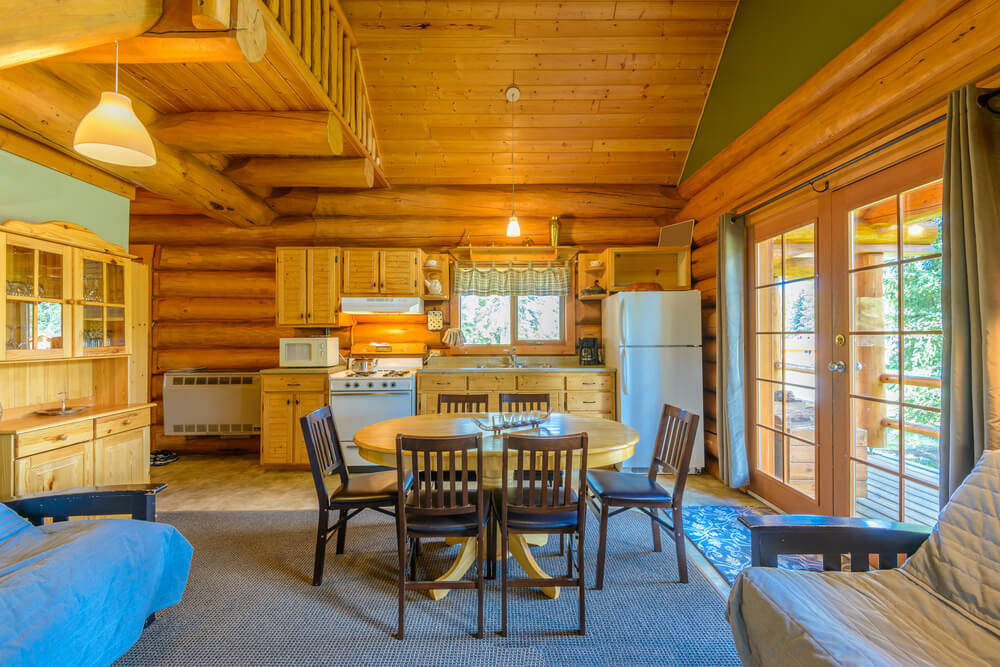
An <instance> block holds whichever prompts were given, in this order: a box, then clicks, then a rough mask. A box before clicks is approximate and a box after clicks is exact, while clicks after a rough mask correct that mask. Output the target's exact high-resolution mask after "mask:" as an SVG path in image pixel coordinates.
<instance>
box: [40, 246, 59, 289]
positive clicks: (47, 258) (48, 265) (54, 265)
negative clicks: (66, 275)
mask: <svg viewBox="0 0 1000 667" xmlns="http://www.w3.org/2000/svg"><path fill="white" fill-rule="evenodd" d="M64 296H65V295H64V293H63V256H62V254H60V253H57V252H46V251H44V250H39V251H38V297H39V298H40V299H58V300H60V301H61V300H62V299H63V297H64Z"/></svg>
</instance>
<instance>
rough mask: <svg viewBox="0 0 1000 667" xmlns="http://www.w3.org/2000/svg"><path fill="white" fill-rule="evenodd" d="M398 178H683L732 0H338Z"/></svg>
mask: <svg viewBox="0 0 1000 667" xmlns="http://www.w3.org/2000/svg"><path fill="white" fill-rule="evenodd" d="M341 4H342V6H343V8H344V11H345V13H346V15H347V17H348V20H349V21H350V23H351V26H352V29H353V30H354V34H355V36H356V37H357V39H358V42H359V46H360V50H361V57H362V61H363V63H364V67H365V75H366V79H367V82H368V89H369V92H370V94H371V98H372V104H373V108H374V115H375V124H376V127H377V128H378V133H379V138H380V141H381V145H382V150H383V166H384V168H385V171H386V174H387V176H388V178H389V180H390V181H391V182H392V183H398V184H404V183H451V184H480V183H507V182H510V179H511V173H510V169H511V155H510V143H509V142H510V138H511V105H510V103H508V102H507V101H506V100H505V99H504V90H505V89H506V88H507V87H508V86H509V85H511V84H516V85H517V86H518V87H519V88H520V89H521V100H520V102H518V103H516V104H515V105H514V106H515V111H516V115H515V118H514V125H515V130H514V138H515V153H514V161H515V165H514V166H515V177H516V180H517V181H518V182H521V183H598V182H603V183H660V184H666V185H675V184H676V183H677V180H678V178H679V176H680V173H681V168H682V166H683V162H684V158H685V156H686V154H687V151H688V149H689V148H690V145H691V141H692V138H693V136H694V132H695V129H696V126H697V123H698V118H699V115H700V113H701V109H702V106H703V105H704V102H705V97H706V96H707V94H708V90H709V87H710V85H711V81H712V77H713V75H714V72H715V68H716V65H717V63H718V60H719V56H720V54H721V52H722V48H723V45H724V44H725V40H726V35H727V33H728V30H729V26H730V23H731V20H732V16H733V12H734V11H735V7H736V2H735V0H699V1H690V2H688V1H676V2H652V1H650V2H613V1H586V2H519V1H509V0H508V1H502V2H485V1H478V0H475V1H466V2H455V1H452V0H425V1H389V0H378V1H376V0H343V2H342V3H341Z"/></svg>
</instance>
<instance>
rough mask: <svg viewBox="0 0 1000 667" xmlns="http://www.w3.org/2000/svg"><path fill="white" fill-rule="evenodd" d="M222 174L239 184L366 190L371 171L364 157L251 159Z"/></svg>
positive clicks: (372, 170)
mask: <svg viewBox="0 0 1000 667" xmlns="http://www.w3.org/2000/svg"><path fill="white" fill-rule="evenodd" d="M225 173H226V175H227V176H229V177H230V178H232V179H233V180H234V181H236V182H237V183H242V184H243V185H267V186H271V187H276V188H281V187H321V188H366V189H367V188H370V187H372V185H374V183H375V170H374V168H373V166H372V162H371V160H369V159H368V158H363V157H358V158H266V157H265V158H251V159H249V160H246V161H244V162H243V163H241V164H238V165H236V166H233V167H230V168H229V169H227V170H226V172H225Z"/></svg>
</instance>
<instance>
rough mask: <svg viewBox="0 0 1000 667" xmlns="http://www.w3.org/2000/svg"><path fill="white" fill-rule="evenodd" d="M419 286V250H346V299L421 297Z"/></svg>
mask: <svg viewBox="0 0 1000 667" xmlns="http://www.w3.org/2000/svg"><path fill="white" fill-rule="evenodd" d="M419 283H420V251H419V250H417V249H392V250H374V249H368V248H351V249H347V250H344V295H345V296H418V295H419V294H420V289H419Z"/></svg>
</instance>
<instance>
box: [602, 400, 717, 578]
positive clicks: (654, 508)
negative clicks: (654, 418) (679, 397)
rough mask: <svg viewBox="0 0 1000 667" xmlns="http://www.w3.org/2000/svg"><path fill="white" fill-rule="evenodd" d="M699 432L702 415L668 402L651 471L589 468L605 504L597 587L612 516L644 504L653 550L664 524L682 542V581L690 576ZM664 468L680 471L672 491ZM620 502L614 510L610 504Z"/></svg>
mask: <svg viewBox="0 0 1000 667" xmlns="http://www.w3.org/2000/svg"><path fill="white" fill-rule="evenodd" d="M697 435H698V415H696V414H694V413H692V412H687V411H686V410H681V409H680V408H676V407H674V406H672V405H666V404H664V406H663V410H662V412H661V413H660V427H659V429H658V430H657V434H656V442H655V443H654V447H653V458H652V460H650V462H649V472H648V473H647V474H645V475H643V474H640V473H626V472H616V471H613V470H591V471H590V472H589V473H587V481H588V482H589V485H590V490H591V491H592V492H593V494H594V496H595V497H596V498H597V499H598V501H599V502H600V505H601V528H600V531H601V537H600V543H599V545H598V547H597V586H596V587H597V589H598V590H600V589H602V588H603V587H604V554H605V550H606V547H607V541H608V519H609V518H610V517H613V516H615V515H617V514H621V513H622V512H624V511H626V510H628V509H631V508H633V507H634V508H638V509H639V510H641V511H642V512H643V513H645V514H646V515H647V516H649V518H650V520H651V522H652V525H653V551H662V550H663V547H662V546H661V544H660V526H663V527H664V528H666V529H667V530H668V531H670V534H671V535H672V536H673V538H674V544H675V546H676V547H677V573H678V575H679V578H680V583H682V584H686V583H687V581H688V571H687V557H686V556H685V553H684V521H683V517H682V513H681V510H682V501H683V499H684V485H685V483H686V482H687V476H688V467H689V466H690V465H691V452H692V451H693V450H694V441H695V437H696V436H697ZM661 472H664V473H672V474H673V475H674V488H673V490H672V491H667V490H666V489H664V488H663V487H662V486H660V485H659V483H658V482H657V481H656V476H657V475H658V474H660V473H661ZM612 507H615V508H618V509H616V510H615V511H614V512H610V511H609V510H610V508H612ZM660 510H663V512H664V513H666V512H667V511H668V510H669V511H670V514H671V521H670V522H669V523H668V522H667V521H665V520H664V519H663V518H661V517H660V515H659V513H660Z"/></svg>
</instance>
